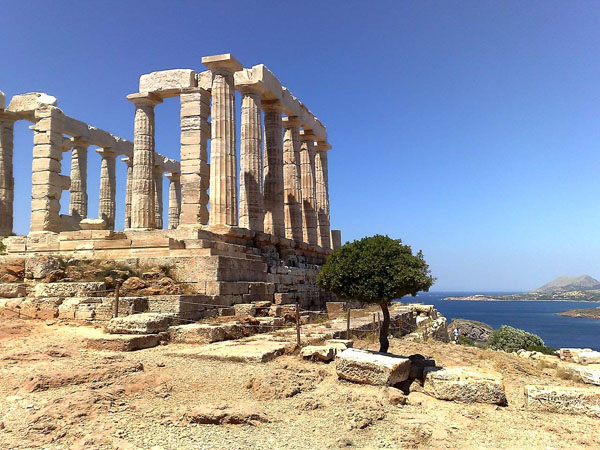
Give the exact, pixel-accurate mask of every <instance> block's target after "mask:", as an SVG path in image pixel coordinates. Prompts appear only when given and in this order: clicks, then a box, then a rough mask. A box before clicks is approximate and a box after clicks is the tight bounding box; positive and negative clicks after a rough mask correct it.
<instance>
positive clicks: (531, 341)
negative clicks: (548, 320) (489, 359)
mask: <svg viewBox="0 0 600 450" xmlns="http://www.w3.org/2000/svg"><path fill="white" fill-rule="evenodd" d="M487 343H488V346H489V348H491V349H492V350H504V351H505V352H514V351H516V350H519V349H522V348H523V349H529V348H533V347H540V348H541V347H545V345H544V341H543V340H542V338H540V337H539V336H536V335H535V334H531V333H528V332H527V331H524V330H519V329H517V328H513V327H509V326H508V325H502V326H501V327H500V328H498V329H497V330H495V331H494V332H492V334H491V335H490V338H489V339H488V341H487Z"/></svg>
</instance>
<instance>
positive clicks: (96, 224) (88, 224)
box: [79, 219, 108, 230]
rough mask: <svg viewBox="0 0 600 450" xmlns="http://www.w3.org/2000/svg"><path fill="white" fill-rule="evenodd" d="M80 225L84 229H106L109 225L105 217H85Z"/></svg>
mask: <svg viewBox="0 0 600 450" xmlns="http://www.w3.org/2000/svg"><path fill="white" fill-rule="evenodd" d="M79 226H80V228H81V229H82V230H106V229H107V227H108V225H107V223H106V220H105V219H83V220H81V222H79Z"/></svg>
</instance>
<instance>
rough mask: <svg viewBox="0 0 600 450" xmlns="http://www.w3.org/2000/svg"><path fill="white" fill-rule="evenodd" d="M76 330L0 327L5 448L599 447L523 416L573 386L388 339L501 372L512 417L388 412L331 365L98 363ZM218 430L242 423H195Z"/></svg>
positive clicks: (123, 357) (553, 420)
mask: <svg viewBox="0 0 600 450" xmlns="http://www.w3.org/2000/svg"><path fill="white" fill-rule="evenodd" d="M83 331H85V330H82V329H81V328H79V329H77V328H75V327H72V326H65V325H50V326H48V325H46V324H45V323H44V322H41V321H22V320H6V319H2V320H0V448H2V449H5V448H6V449H11V448H48V449H66V448H86V449H112V448H122V449H134V448H140V449H149V448H153V447H154V448H156V449H159V448H164V449H225V448H227V449H230V448H231V449H235V448H240V449H248V448H259V449H280V448H281V449H318V448H436V449H437V448H460V449H476V448H478V449H479V448H490V449H491V448H520V449H522V448H528V449H529V448H534V449H552V448H554V449H559V448H564V449H574V448H599V447H600V437H599V436H598V433H597V431H596V430H597V429H598V427H599V426H600V421H598V420H594V419H591V418H587V417H584V416H568V415H557V414H545V413H533V412H529V411H526V410H524V408H523V405H524V398H523V386H524V385H525V384H532V383H539V384H570V383H571V384H572V382H568V381H563V380H558V379H557V378H555V376H554V374H553V373H552V371H551V370H550V369H538V368H537V367H536V366H535V364H534V363H533V362H530V361H528V360H523V359H520V358H517V357H514V356H512V355H507V354H501V353H496V352H485V351H481V350H478V349H472V348H465V347H457V346H453V345H449V344H441V343H435V342H434V343H426V344H418V343H411V342H405V341H401V340H397V339H394V340H392V347H391V350H392V351H393V352H394V353H398V354H405V355H409V354H413V353H422V354H424V355H428V356H432V357H433V358H434V359H436V361H437V362H438V363H439V364H441V365H459V364H465V362H470V363H472V364H473V365H475V366H478V367H485V368H492V369H495V370H499V371H501V372H502V373H503V375H504V377H505V383H506V388H507V396H508V401H509V406H508V407H506V408H501V407H495V406H490V405H476V404H474V405H463V404H456V403H449V402H443V401H438V400H435V399H432V398H428V397H425V398H424V401H423V404H421V405H417V404H409V405H406V406H393V405H391V404H389V402H388V400H387V393H386V391H385V389H382V388H376V387H370V386H358V385H353V384H350V383H346V382H340V381H338V380H337V377H336V375H335V370H334V366H333V365H332V364H329V365H325V364H317V363H311V362H305V361H300V360H299V359H298V357H297V356H294V355H287V356H283V357H280V358H277V359H275V360H274V361H271V362H269V363H263V364H260V363H256V364H249V363H230V362H216V361H201V360H195V359H188V358H177V357H173V356H168V355H167V348H168V349H169V351H172V350H173V349H174V348H177V347H179V346H174V345H169V346H168V347H164V346H161V347H156V348H153V349H148V350H142V351H138V352H132V353H113V352H101V351H95V350H87V349H85V348H83V346H82V345H81V339H82V338H81V335H82V332H83ZM356 346H360V347H367V346H369V344H367V343H366V342H362V343H356ZM181 347H182V348H185V347H184V346H183V345H181ZM370 347H373V346H372V345H371V346H370ZM219 421H220V422H234V423H237V422H243V423H242V424H230V423H225V424H205V423H196V422H219Z"/></svg>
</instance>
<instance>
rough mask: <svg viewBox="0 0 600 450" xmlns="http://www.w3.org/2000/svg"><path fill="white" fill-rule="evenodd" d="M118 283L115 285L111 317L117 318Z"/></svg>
mask: <svg viewBox="0 0 600 450" xmlns="http://www.w3.org/2000/svg"><path fill="white" fill-rule="evenodd" d="M119 288H120V285H119V282H117V284H116V285H115V302H114V304H113V317H119Z"/></svg>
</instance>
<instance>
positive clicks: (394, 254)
mask: <svg viewBox="0 0 600 450" xmlns="http://www.w3.org/2000/svg"><path fill="white" fill-rule="evenodd" d="M434 281H435V278H433V277H432V276H431V275H430V271H429V266H428V265H427V263H426V262H425V259H424V258H423V254H422V253H421V252H420V251H419V252H418V253H417V254H415V255H413V253H412V250H411V248H410V246H408V245H403V244H402V241H401V240H400V239H392V238H390V237H388V236H382V235H375V236H372V237H366V238H363V239H360V240H358V241H354V242H351V243H348V244H346V245H344V246H342V247H341V248H339V249H337V250H335V251H334V252H333V253H331V255H330V256H329V259H328V260H327V262H326V263H325V265H324V266H323V267H322V269H321V270H320V272H319V274H318V276H317V283H318V284H319V286H320V287H321V288H323V289H325V290H327V291H330V292H333V293H334V294H336V295H337V296H339V297H341V298H344V299H348V300H359V301H362V302H365V303H384V302H390V301H391V300H394V299H398V298H402V297H404V296H405V295H412V296H415V295H417V292H419V291H425V292H427V291H428V290H429V288H430V287H431V285H432V284H433V283H434Z"/></svg>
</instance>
